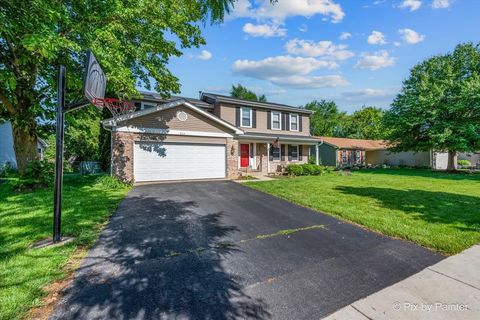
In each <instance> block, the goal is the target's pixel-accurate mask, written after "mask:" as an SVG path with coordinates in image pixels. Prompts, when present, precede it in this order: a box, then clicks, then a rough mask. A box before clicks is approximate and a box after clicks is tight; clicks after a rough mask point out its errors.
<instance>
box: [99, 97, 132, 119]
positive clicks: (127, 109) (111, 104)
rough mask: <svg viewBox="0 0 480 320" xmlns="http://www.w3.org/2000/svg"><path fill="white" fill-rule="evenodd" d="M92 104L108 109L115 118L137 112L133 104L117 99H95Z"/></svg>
mask: <svg viewBox="0 0 480 320" xmlns="http://www.w3.org/2000/svg"><path fill="white" fill-rule="evenodd" d="M92 104H93V105H94V106H96V107H98V108H107V109H108V110H109V111H110V112H111V113H112V115H113V117H114V118H116V117H120V116H123V115H126V114H129V113H132V112H134V111H135V105H134V104H133V103H130V102H127V101H124V100H120V99H116V98H103V99H102V98H94V99H93V100H92Z"/></svg>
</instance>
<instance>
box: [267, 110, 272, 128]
mask: <svg viewBox="0 0 480 320" xmlns="http://www.w3.org/2000/svg"><path fill="white" fill-rule="evenodd" d="M267 129H272V112H271V111H270V110H268V111H267Z"/></svg>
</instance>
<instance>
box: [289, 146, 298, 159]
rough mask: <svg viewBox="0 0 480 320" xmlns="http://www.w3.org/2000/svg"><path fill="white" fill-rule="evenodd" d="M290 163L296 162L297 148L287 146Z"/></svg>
mask: <svg viewBox="0 0 480 320" xmlns="http://www.w3.org/2000/svg"><path fill="white" fill-rule="evenodd" d="M288 148H289V149H290V157H291V159H292V161H298V146H288Z"/></svg>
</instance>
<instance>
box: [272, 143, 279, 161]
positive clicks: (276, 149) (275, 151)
mask: <svg viewBox="0 0 480 320" xmlns="http://www.w3.org/2000/svg"><path fill="white" fill-rule="evenodd" d="M270 152H271V153H272V158H273V160H280V145H278V146H277V147H275V146H274V145H272V147H271V148H270Z"/></svg>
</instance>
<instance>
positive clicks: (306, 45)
mask: <svg viewBox="0 0 480 320" xmlns="http://www.w3.org/2000/svg"><path fill="white" fill-rule="evenodd" d="M285 48H286V49H287V52H288V53H290V54H296V55H301V56H305V57H325V58H329V59H333V60H346V59H349V58H351V57H353V56H354V55H355V54H354V53H353V52H352V51H349V50H347V48H348V46H347V45H344V44H340V45H335V44H333V43H332V42H331V41H319V42H313V41H310V40H301V39H292V40H290V41H288V42H287V44H286V45H285Z"/></svg>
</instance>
